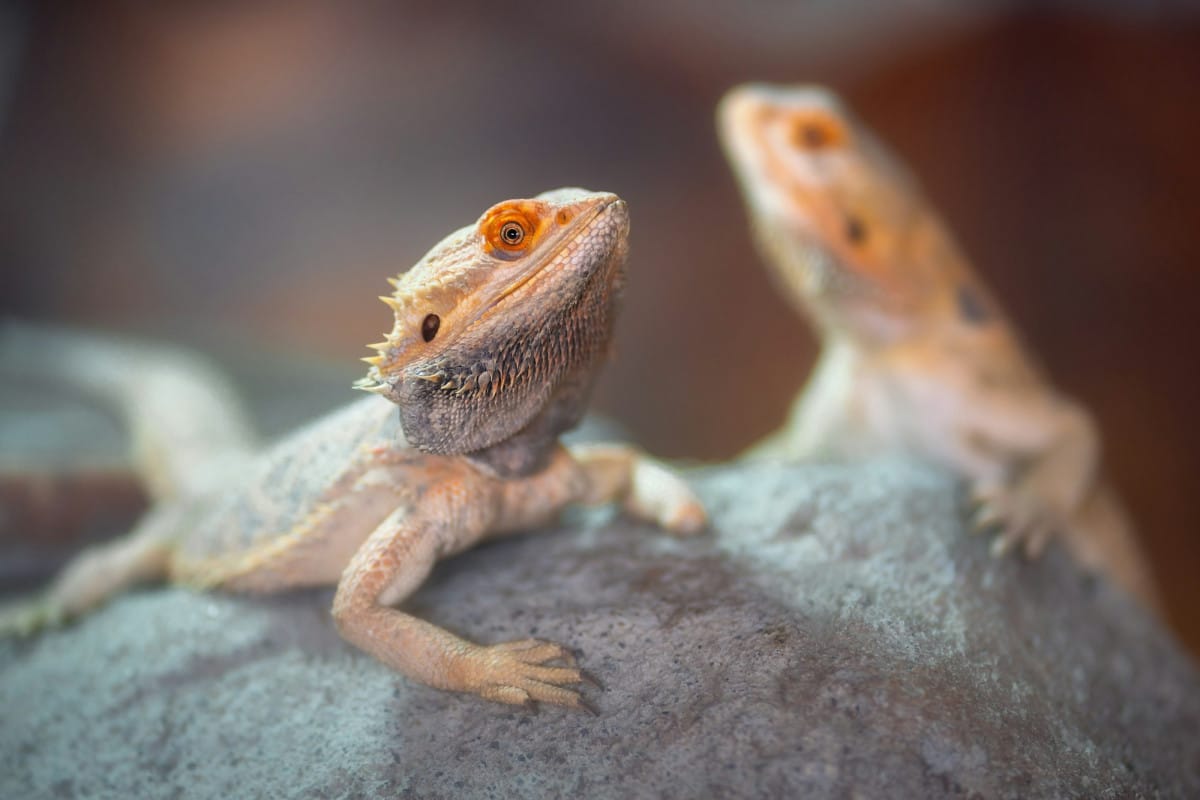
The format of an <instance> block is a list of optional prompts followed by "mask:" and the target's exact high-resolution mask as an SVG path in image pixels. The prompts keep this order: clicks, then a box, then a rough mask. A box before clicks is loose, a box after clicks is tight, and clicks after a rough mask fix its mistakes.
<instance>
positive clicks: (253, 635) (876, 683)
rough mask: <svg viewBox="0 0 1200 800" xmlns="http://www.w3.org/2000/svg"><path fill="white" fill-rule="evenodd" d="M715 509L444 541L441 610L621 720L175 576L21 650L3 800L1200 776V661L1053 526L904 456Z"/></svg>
mask: <svg viewBox="0 0 1200 800" xmlns="http://www.w3.org/2000/svg"><path fill="white" fill-rule="evenodd" d="M691 477H692V479H693V480H694V481H695V483H696V485H697V486H698V488H699V489H700V491H701V492H702V494H703V496H704V497H705V499H706V500H707V502H708V503H709V504H710V506H711V510H712V513H713V517H714V526H713V530H712V531H711V532H710V533H708V534H707V535H705V536H702V537H700V538H698V539H694V540H689V541H674V540H671V539H669V538H667V537H665V536H663V535H661V534H659V533H658V532H656V531H655V530H654V529H652V528H648V527H645V526H641V525H637V524H633V523H631V522H630V521H629V520H627V519H625V518H622V517H616V518H612V517H609V516H605V515H602V514H596V513H588V514H580V515H577V516H576V517H574V518H573V519H571V520H570V521H569V522H568V523H566V524H564V526H563V527H562V528H560V529H556V530H554V531H549V532H544V533H540V534H535V535H530V536H525V537H520V538H516V539H512V540H507V541H503V542H498V543H494V544H490V545H487V546H485V547H482V548H480V549H478V550H476V551H474V552H471V553H468V554H465V555H463V556H460V557H458V558H455V559H453V560H452V561H450V562H447V563H445V564H443V565H441V566H440V567H439V568H438V570H437V571H436V572H435V574H434V576H433V578H432V579H431V581H430V582H429V584H428V585H427V586H426V587H425V588H424V589H422V591H421V592H420V593H419V594H418V595H417V596H416V597H414V598H413V600H412V601H411V602H410V603H409V606H408V607H409V608H410V609H411V610H413V611H414V612H416V613H418V614H420V615H422V616H424V617H426V618H428V619H430V620H433V621H435V622H437V623H438V624H440V625H444V626H446V627H448V628H450V629H452V630H455V631H458V632H461V633H463V634H466V635H468V636H470V637H472V638H474V639H476V640H477V641H483V642H494V641H500V640H503V639H510V638H518V637H524V636H528V635H530V634H532V635H536V636H540V637H545V638H548V639H553V640H556V641H560V642H564V643H568V644H570V645H571V646H573V647H575V648H577V649H578V651H579V654H580V657H581V660H582V662H583V664H584V665H585V666H586V668H587V669H588V670H590V671H591V672H592V673H593V674H595V675H596V676H597V677H598V678H599V679H600V681H602V682H603V683H604V684H605V686H606V688H605V690H604V691H599V690H596V689H588V693H589V697H590V699H591V700H592V701H593V702H594V703H595V705H596V706H597V707H598V709H599V711H600V714H599V716H596V717H592V716H588V715H586V714H582V713H578V712H567V711H562V710H559V709H554V708H544V709H542V711H541V712H540V713H538V714H532V713H530V712H527V711H525V710H521V709H514V708H508V707H504V706H499V705H493V704H490V703H486V702H484V701H481V700H478V699H474V698H471V697H465V696H458V695H451V694H446V693H442V692H438V691H435V690H432V689H428V688H425V687H423V686H417V685H413V684H411V683H409V682H408V681H406V680H405V679H404V678H402V677H400V676H398V675H395V674H393V673H391V672H389V671H388V670H387V669H386V668H384V667H383V666H382V665H380V664H378V663H376V662H375V661H373V660H372V659H371V658H370V657H368V656H366V655H364V654H362V653H360V652H357V651H355V650H354V649H352V648H351V647H349V646H348V645H346V644H344V643H343V642H342V641H341V640H340V639H339V638H338V636H337V633H336V632H335V631H334V628H333V624H332V622H331V620H330V618H329V616H328V613H327V609H328V606H329V601H330V597H331V593H330V592H328V591H322V592H304V593H296V594H292V595H287V596H282V597H276V598H270V599H265V600H261V599H246V598H235V597H227V596H200V595H193V594H189V593H187V592H184V591H179V590H167V589H147V590H145V591H142V592H139V593H135V594H132V595H128V596H126V597H124V598H122V599H120V600H119V601H117V602H115V603H113V604H112V605H111V606H109V607H108V608H106V609H104V610H102V611H101V612H99V613H97V614H95V615H94V616H92V617H90V618H88V619H86V620H85V621H83V622H82V623H80V624H78V625H76V626H74V627H72V628H70V629H68V630H64V631H60V632H55V633H50V634H46V635H43V636H41V637H39V638H36V639H33V640H30V641H25V642H19V643H13V642H2V643H0V709H2V711H0V713H2V714H3V717H2V720H0V797H6V798H8V797H12V798H37V797H64V798H69V797H121V798H128V797H205V798H207V797H331V798H336V797H344V798H354V797H428V798H434V797H439V798H459V797H467V798H471V797H498V798H508V797H564V796H570V797H579V798H584V797H586V798H605V797H612V798H631V797H632V798H636V797H681V798H683V797H777V796H781V797H782V796H786V797H805V798H823V797H837V798H847V797H856V798H875V797H879V798H906V797H922V798H923V797H930V798H937V797H980V798H1010V797H1011V798H1017V797H1020V798H1035V797H1081V798H1083V797H1086V798H1125V797H1200V676H1198V674H1197V671H1196V669H1195V667H1194V666H1193V665H1192V664H1191V663H1190V662H1189V661H1188V659H1187V657H1186V656H1185V655H1184V653H1183V652H1182V651H1181V650H1180V648H1179V647H1178V646H1177V645H1176V644H1175V643H1174V641H1173V640H1172V639H1171V637H1170V636H1169V634H1167V633H1166V632H1165V631H1164V630H1163V628H1162V627H1161V626H1160V625H1159V624H1158V623H1156V622H1155V621H1154V620H1152V619H1151V618H1149V617H1148V616H1147V615H1146V614H1144V613H1143V612H1142V611H1140V610H1139V609H1137V608H1136V607H1134V606H1133V605H1132V603H1131V602H1130V601H1128V600H1126V599H1125V598H1124V597H1123V596H1121V595H1119V594H1118V593H1117V592H1116V591H1115V590H1112V589H1110V588H1109V587H1108V586H1107V585H1105V584H1103V583H1099V582H1096V581H1094V580H1090V579H1088V578H1086V577H1084V576H1083V575H1081V574H1080V573H1079V572H1078V571H1077V570H1076V569H1075V568H1074V567H1073V566H1072V565H1071V564H1070V563H1069V561H1068V560H1067V558H1066V557H1065V556H1064V555H1063V553H1062V552H1061V551H1059V550H1057V549H1052V550H1051V552H1050V553H1049V555H1048V557H1047V558H1046V559H1045V560H1043V561H1042V562H1039V563H1037V564H1025V563H1020V562H1018V561H1016V560H1004V561H995V560H993V559H991V558H989V557H988V556H987V554H986V552H987V547H986V542H984V541H983V540H981V539H979V538H976V537H972V536H969V535H967V534H966V533H964V531H963V526H962V518H963V517H962V509H961V508H960V501H959V492H958V490H957V487H956V485H955V483H954V482H953V481H951V480H950V479H949V478H947V477H946V476H944V475H942V474H941V473H938V472H934V471H932V470H928V469H926V468H923V467H920V466H917V465H914V464H910V463H905V462H900V461H884V462H877V463H874V464H870V465H867V466H864V467H854V468H852V467H838V466H825V465H806V466H792V467H782V466H772V465H769V464H761V465H733V466H725V467H714V468H709V469H705V470H700V471H696V472H693V473H691Z"/></svg>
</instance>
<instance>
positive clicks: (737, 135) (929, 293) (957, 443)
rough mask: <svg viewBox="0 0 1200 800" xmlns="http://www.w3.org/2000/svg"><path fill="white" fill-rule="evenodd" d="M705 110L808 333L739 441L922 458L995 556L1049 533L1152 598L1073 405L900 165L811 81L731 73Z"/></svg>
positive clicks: (788, 451) (1152, 601) (1034, 543)
mask: <svg viewBox="0 0 1200 800" xmlns="http://www.w3.org/2000/svg"><path fill="white" fill-rule="evenodd" d="M717 116H718V129H719V133H720V136H721V140H722V143H723V145H724V148H725V152H726V155H727V156H728V158H729V161H730V163H731V164H732V166H733V169H734V172H735V173H736V175H737V177H738V179H739V182H740V184H741V187H742V190H743V194H744V196H745V199H746V204H747V206H748V208H749V212H750V219H751V224H752V227H753V229H754V233H755V237H756V240H757V242H758V244H759V247H760V249H761V251H762V252H763V255H764V256H765V258H766V260H767V263H768V264H769V266H770V268H771V272H772V275H773V277H774V278H775V279H776V281H777V283H778V284H779V285H780V287H781V288H782V289H783V291H784V293H785V294H786V295H787V296H788V298H789V299H790V300H791V301H792V302H793V303H794V304H795V305H796V307H797V308H798V309H799V310H800V311H801V312H802V313H804V314H805V315H806V316H808V317H809V318H810V319H811V320H812V321H813V324H814V326H815V327H816V329H817V332H818V334H819V335H820V337H821V340H822V352H821V357H820V360H819V362H818V364H817V366H816V368H815V370H814V372H813V375H812V376H811V378H810V379H809V382H808V384H807V385H806V387H805V389H804V391H803V392H802V393H801V395H800V396H799V397H798V398H797V401H796V404H795V407H794V408H793V411H792V414H791V416H790V418H789V420H788V422H787V423H786V425H785V426H784V428H783V429H782V430H780V431H779V432H778V433H776V434H774V435H773V436H772V437H770V438H769V439H768V440H767V441H765V442H763V443H761V444H760V445H758V446H757V447H756V448H755V450H754V451H752V452H753V453H754V454H757V455H777V456H779V455H782V456H787V457H801V458H803V457H833V458H847V457H848V458H858V457H864V456H870V455H872V454H876V453H880V452H885V451H890V450H903V451H908V452H912V453H915V454H917V455H920V456H923V457H926V458H929V459H931V460H933V461H936V462H939V463H942V464H944V465H946V466H949V467H951V468H953V469H955V470H957V471H958V472H960V473H961V474H963V475H964V476H965V477H966V478H967V479H968V480H969V481H970V483H971V486H972V496H973V500H974V501H975V504H976V513H975V525H976V528H977V529H980V530H983V529H997V530H998V531H999V535H998V537H997V539H996V540H995V544H994V552H996V553H997V554H1000V553H1004V552H1005V551H1007V550H1009V549H1011V548H1013V547H1016V546H1021V547H1022V548H1023V550H1024V551H1025V553H1026V554H1027V555H1028V556H1031V557H1034V556H1037V555H1038V554H1039V553H1040V552H1041V551H1042V549H1043V548H1044V547H1045V545H1046V543H1047V542H1048V540H1049V539H1050V538H1051V537H1052V536H1053V535H1055V534H1062V535H1063V536H1064V538H1065V541H1066V543H1067V545H1068V547H1069V548H1070V550H1071V551H1072V552H1073V553H1074V554H1075V556H1076V557H1077V558H1079V559H1080V560H1081V561H1082V562H1083V563H1084V564H1085V565H1086V566H1088V567H1091V568H1093V569H1096V570H1099V571H1103V572H1106V573H1107V574H1109V575H1110V576H1111V577H1112V578H1114V579H1115V580H1116V581H1117V582H1118V583H1120V584H1122V585H1123V586H1124V587H1125V588H1126V589H1128V590H1129V591H1131V592H1133V593H1134V594H1135V595H1137V596H1138V597H1139V598H1140V599H1141V600H1142V601H1143V602H1145V603H1146V604H1147V605H1151V606H1156V605H1157V594H1156V591H1155V588H1154V583H1153V579H1152V576H1151V573H1150V571H1149V569H1148V567H1147V565H1146V562H1145V560H1144V558H1143V556H1142V554H1141V552H1140V550H1139V548H1138V546H1137V544H1136V540H1135V537H1134V535H1133V533H1132V531H1131V529H1130V526H1129V523H1128V521H1127V519H1126V517H1125V514H1124V512H1123V511H1122V509H1121V507H1120V504H1119V503H1118V501H1117V500H1116V498H1115V496H1114V495H1113V494H1112V493H1111V491H1110V490H1108V489H1107V488H1106V487H1105V486H1104V485H1103V483H1102V482H1101V480H1100V479H1099V476H1098V473H1099V458H1100V455H1099V453H1100V445H1099V439H1098V435H1097V433H1096V430H1095V427H1094V424H1093V422H1092V420H1091V418H1090V416H1089V415H1088V413H1087V412H1086V411H1085V410H1084V409H1083V408H1082V407H1081V406H1080V405H1078V404H1077V403H1075V402H1074V401H1072V400H1071V399H1069V398H1067V397H1064V396H1063V395H1062V394H1060V393H1059V392H1057V391H1056V390H1055V389H1054V388H1053V387H1052V386H1051V384H1050V383H1049V382H1048V381H1047V379H1046V377H1045V376H1044V374H1043V371H1042V370H1041V368H1040V367H1039V366H1038V365H1037V364H1036V363H1035V362H1034V360H1033V359H1032V357H1031V356H1030V355H1029V354H1027V353H1026V352H1025V350H1024V349H1023V347H1022V345H1021V343H1020V341H1019V339H1018V336H1017V335H1016V333H1015V332H1014V329H1013V327H1012V325H1011V324H1010V323H1009V321H1008V320H1007V319H1006V318H1005V316H1004V314H1003V312H1002V311H1001V310H1000V309H999V307H998V305H997V304H996V302H995V300H994V299H993V298H992V297H991V296H990V293H989V292H988V291H987V289H986V287H984V285H983V284H982V283H981V282H980V281H979V279H978V278H977V277H976V274H975V271H974V270H973V269H972V268H971V265H970V264H969V263H968V261H967V259H966V258H965V257H964V256H963V254H962V253H961V251H960V250H959V248H958V245H957V244H956V243H955V241H954V239H953V237H952V236H951V234H950V232H949V231H948V230H947V228H946V226H945V224H944V223H943V222H942V220H941V219H940V217H939V216H938V215H937V213H936V212H935V211H934V210H933V208H932V207H931V206H930V205H929V203H928V202H927V201H926V200H925V199H924V197H923V196H922V194H921V191H920V189H919V187H918V186H917V183H916V181H915V180H914V179H913V178H912V176H911V175H910V174H909V172H908V171H907V169H906V168H905V167H904V166H903V165H902V164H901V163H900V162H899V161H898V160H897V159H896V158H894V157H893V156H892V155H891V154H890V153H889V152H888V151H887V150H886V149H885V148H884V146H883V145H882V144H881V143H880V142H878V141H877V140H876V139H875V137H874V136H873V135H872V133H871V132H870V131H869V130H867V128H866V127H865V126H864V125H862V123H860V122H859V121H858V120H857V119H855V118H854V116H853V115H852V114H851V113H850V112H849V111H848V110H847V109H846V108H845V107H844V106H843V104H842V103H841V102H840V101H839V100H838V98H837V97H836V96H835V95H834V94H833V93H831V92H829V91H827V90H825V89H822V88H819V87H775V86H765V85H747V86H742V87H738V88H736V89H733V90H732V91H730V92H729V93H728V94H727V95H726V96H725V98H724V99H723V100H722V102H721V104H720V107H719V109H718V114H717Z"/></svg>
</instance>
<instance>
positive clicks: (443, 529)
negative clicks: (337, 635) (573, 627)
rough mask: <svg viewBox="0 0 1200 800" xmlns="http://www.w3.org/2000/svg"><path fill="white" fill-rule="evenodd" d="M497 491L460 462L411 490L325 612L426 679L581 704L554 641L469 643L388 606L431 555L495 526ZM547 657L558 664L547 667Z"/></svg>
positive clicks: (570, 667) (517, 700) (410, 586)
mask: <svg viewBox="0 0 1200 800" xmlns="http://www.w3.org/2000/svg"><path fill="white" fill-rule="evenodd" d="M468 473H469V474H468ZM505 488H507V487H505V486H504V482H503V481H499V480H495V479H488V478H485V477H483V476H480V475H478V474H474V470H473V468H471V467H464V475H463V479H462V480H454V479H450V480H445V481H441V482H439V483H436V484H434V485H430V486H428V487H427V488H425V489H424V491H422V492H420V493H416V494H414V495H413V496H414V498H415V500H414V502H413V503H412V504H411V505H405V506H402V507H400V508H397V509H396V510H395V511H394V512H392V514H391V515H389V516H388V518H387V519H386V520H384V522H383V523H382V524H380V525H379V526H378V527H377V528H376V529H375V532H374V533H372V534H371V536H370V537H369V538H368V539H367V541H366V542H365V543H364V544H363V545H362V547H360V548H359V550H358V552H357V553H355V555H354V557H353V559H352V560H351V561H350V564H349V565H348V566H347V567H346V569H345V571H344V573H343V574H342V578H341V581H340V582H339V583H338V588H337V593H336V595H335V597H334V601H333V617H334V619H335V621H336V622H337V626H338V630H339V631H340V632H341V634H342V636H343V637H344V638H345V639H346V640H347V641H349V642H351V643H352V644H354V645H356V646H357V647H360V648H362V649H363V650H365V651H367V652H368V653H370V654H371V655H373V656H375V657H376V658H378V659H379V660H380V661H382V662H383V663H384V664H387V665H388V666H389V667H391V668H392V669H395V670H398V671H399V672H402V673H404V674H405V675H407V676H408V677H410V678H412V679H414V680H418V681H420V682H422V683H425V684H428V685H430V686H434V687H437V688H439V689H449V690H452V691H459V692H470V693H473V694H477V695H479V696H481V697H483V698H486V699H488V700H495V701H498V702H502V703H511V704H515V705H525V704H530V703H532V702H534V701H540V702H547V703H555V704H557V705H563V706H568V707H571V708H587V706H586V704H585V703H584V702H583V700H582V698H581V697H580V696H579V694H578V693H577V692H575V691H574V690H571V689H567V688H564V687H566V686H569V685H571V684H577V683H580V682H581V681H583V680H584V675H583V674H582V673H581V672H580V671H579V670H578V669H576V668H575V667H574V660H573V658H572V656H571V654H570V653H569V652H568V651H567V650H566V649H565V648H563V647H562V646H561V645H557V644H554V643H551V642H543V641H540V640H536V639H523V640H519V641H513V642H503V643H500V644H495V645H490V646H488V645H478V644H475V643H473V642H470V641H467V640H466V639H462V638H460V637H458V636H455V635H454V634H452V633H450V632H449V631H446V630H443V629H442V628H439V627H437V626H436V625H433V624H430V623H428V622H425V621H424V620H421V619H418V618H416V617H414V616H412V615H410V614H405V613H403V612H401V611H398V610H396V609H394V608H390V607H389V606H391V605H393V604H395V603H399V602H400V601H401V600H403V599H404V598H405V597H407V596H408V595H409V594H411V593H412V592H413V591H415V590H416V588H417V587H418V586H420V585H421V584H422V583H423V582H424V581H425V579H426V577H428V575H429V572H430V570H432V568H433V565H434V563H435V562H436V561H437V560H438V559H439V558H441V557H443V556H445V555H449V554H451V553H454V552H458V551H460V550H463V549H466V548H467V547H469V546H471V545H472V544H474V543H475V542H477V541H478V540H479V539H481V538H483V537H484V536H485V535H487V534H488V533H491V532H495V531H496V530H497V528H498V527H501V526H502V523H503V521H504V520H503V517H504V516H505V514H504V508H503V506H504V501H505V497H504V494H505V492H504V490H505ZM556 661H557V662H561V663H562V664H563V665H564V666H553V665H551V664H552V662H556Z"/></svg>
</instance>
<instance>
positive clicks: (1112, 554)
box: [1066, 486, 1164, 616]
mask: <svg viewBox="0 0 1200 800" xmlns="http://www.w3.org/2000/svg"><path fill="white" fill-rule="evenodd" d="M1073 522H1074V524H1073V525H1072V526H1071V529H1070V530H1069V531H1068V532H1067V536H1066V542H1067V546H1068V547H1069V548H1070V550H1071V552H1072V553H1073V554H1074V555H1075V557H1076V558H1077V559H1078V560H1079V561H1080V562H1081V563H1082V564H1083V565H1084V566H1085V567H1086V568H1088V569H1091V570H1094V571H1096V572H1101V573H1103V574H1105V575H1108V576H1109V577H1110V578H1112V580H1113V581H1115V582H1116V583H1117V585H1119V586H1120V587H1121V588H1123V589H1124V590H1125V591H1127V592H1129V593H1130V594H1132V595H1133V596H1134V597H1135V598H1137V599H1138V600H1139V601H1140V602H1141V603H1142V605H1144V606H1145V607H1146V608H1148V609H1150V610H1151V611H1154V612H1155V613H1157V614H1158V615H1159V616H1163V614H1164V610H1163V609H1164V606H1163V601H1162V596H1161V595H1160V594H1159V591H1158V588H1157V585H1156V583H1155V580H1154V572H1153V570H1151V568H1150V564H1149V562H1148V561H1147V560H1146V556H1145V555H1144V554H1143V552H1142V549H1141V547H1140V546H1139V545H1138V542H1137V535H1136V534H1135V533H1134V530H1133V525H1132V524H1131V523H1130V520H1129V515H1128V514H1127V513H1126V511H1125V509H1124V507H1123V506H1122V505H1121V502H1120V501H1119V500H1118V499H1117V496H1116V494H1114V493H1113V492H1112V491H1111V490H1110V489H1108V487H1106V486H1100V487H1098V489H1097V490H1096V491H1094V492H1092V494H1091V496H1090V497H1088V499H1087V500H1086V501H1085V502H1084V504H1083V506H1082V507H1081V508H1080V510H1079V512H1078V513H1077V514H1076V515H1075V518H1074V520H1073Z"/></svg>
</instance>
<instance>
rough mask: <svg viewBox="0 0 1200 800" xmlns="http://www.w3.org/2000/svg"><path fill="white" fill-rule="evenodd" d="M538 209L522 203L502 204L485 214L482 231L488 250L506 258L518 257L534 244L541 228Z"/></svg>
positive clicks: (481, 226) (481, 225) (481, 224)
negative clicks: (527, 206)
mask: <svg viewBox="0 0 1200 800" xmlns="http://www.w3.org/2000/svg"><path fill="white" fill-rule="evenodd" d="M535 211H536V209H529V208H526V207H524V204H522V205H516V204H512V205H502V206H500V207H498V208H495V209H493V210H492V211H491V212H489V213H488V214H486V215H484V218H483V220H482V222H481V223H480V226H479V227H480V232H481V233H482V234H483V237H484V241H485V243H486V245H487V248H488V250H490V251H491V253H492V254H493V255H496V256H499V257H500V258H504V259H513V258H518V257H520V256H522V255H524V254H525V252H526V251H527V250H528V249H529V247H530V245H531V244H533V242H534V240H535V238H536V237H537V234H538V231H539V229H540V219H539V218H538V216H537V214H536V213H535Z"/></svg>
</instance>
